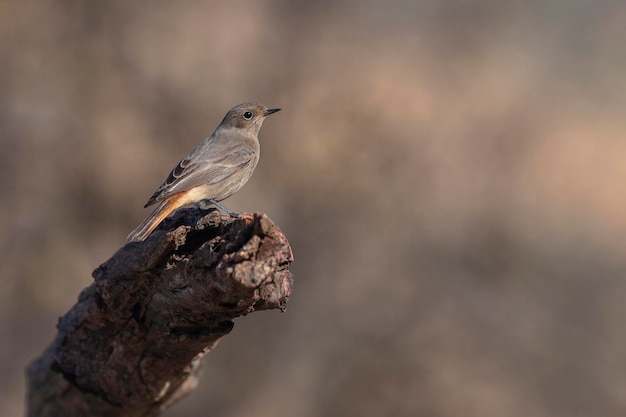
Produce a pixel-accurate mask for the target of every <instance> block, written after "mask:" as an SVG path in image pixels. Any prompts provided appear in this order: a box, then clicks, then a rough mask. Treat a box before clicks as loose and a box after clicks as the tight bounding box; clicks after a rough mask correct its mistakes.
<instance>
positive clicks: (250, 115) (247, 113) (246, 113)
mask: <svg viewBox="0 0 626 417" xmlns="http://www.w3.org/2000/svg"><path fill="white" fill-rule="evenodd" d="M243 118H244V119H246V120H250V119H252V112H251V111H247V112H245V113H244V114H243Z"/></svg>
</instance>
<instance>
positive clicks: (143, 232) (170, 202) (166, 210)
mask: <svg viewBox="0 0 626 417" xmlns="http://www.w3.org/2000/svg"><path fill="white" fill-rule="evenodd" d="M178 200H179V198H175V197H174V198H169V199H167V200H164V201H162V202H160V203H159V205H158V206H157V207H156V208H155V209H154V211H153V212H152V213H151V214H150V215H149V216H148V217H146V219H145V220H144V221H143V222H141V224H140V225H139V226H137V228H136V229H135V230H133V231H132V232H130V234H129V235H128V238H127V239H128V241H129V242H140V241H142V240H145V239H146V238H147V237H148V236H149V235H150V233H152V231H153V230H154V229H155V228H156V227H157V226H158V225H159V224H160V223H161V222H162V221H163V219H165V218H166V217H167V216H168V215H169V214H170V213H171V212H172V211H173V210H174V209H176V208H178V205H177V204H176V203H177V202H178Z"/></svg>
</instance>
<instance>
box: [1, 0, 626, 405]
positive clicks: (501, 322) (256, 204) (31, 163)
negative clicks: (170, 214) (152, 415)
mask: <svg viewBox="0 0 626 417" xmlns="http://www.w3.org/2000/svg"><path fill="white" fill-rule="evenodd" d="M625 40H626V5H625V3H624V2H618V1H595V2H591V1H576V0H574V1H569V2H565V1H562V2H557V1H547V2H523V1H510V2H502V1H498V0H493V1H469V0H467V1H457V0H447V1H445V0H444V1H440V0H439V1H435V0H429V1H419V2H418V1H400V0H396V1H386V2H383V1H356V0H354V1H332V2H331V1H315V2H313V1H287V0H283V1H270V0H266V1H249V2H242V1H229V2H195V1H181V2H167V1H155V2H149V3H148V2H142V3H141V4H140V3H139V2H125V1H112V2H52V1H37V2H34V1H33V2H17V1H14V2H7V1H3V2H0V60H1V61H0V62H1V63H2V64H1V65H0V135H1V136H0V174H1V178H2V180H1V181H0V192H1V197H2V198H1V200H0V274H1V281H0V282H1V283H2V291H0V338H1V340H2V343H1V344H0V373H1V375H2V378H0V415H2V416H15V415H21V414H22V413H23V397H24V371H23V369H24V366H25V365H26V364H27V363H28V361H30V360H32V359H33V358H34V357H36V356H37V355H38V354H39V353H40V352H41V351H42V350H43V349H44V347H45V346H46V345H47V344H48V343H49V342H50V341H51V339H52V337H53V335H54V333H55V324H56V321H57V318H58V316H60V315H62V314H63V313H65V312H66V311H67V310H68V308H69V307H70V306H71V305H72V304H73V303H74V302H75V300H76V298H77V295H78V293H79V291H80V290H81V289H82V288H84V287H85V286H87V285H89V284H90V282H91V278H90V274H91V271H92V270H93V269H94V268H95V267H97V266H98V265H99V264H100V263H101V262H103V261H105V260H106V259H108V257H109V256H111V255H112V253H113V252H114V251H115V250H116V249H117V248H118V247H119V246H120V245H123V244H124V242H125V237H126V235H127V233H128V232H129V231H130V230H132V228H133V227H135V226H136V225H137V224H138V223H139V221H140V220H141V219H142V218H143V216H145V215H146V214H147V210H143V209H142V206H143V204H144V203H145V201H146V200H147V199H148V197H149V196H150V195H151V194H152V192H153V191H154V189H155V188H156V187H157V186H158V185H159V184H160V183H161V181H162V180H163V179H164V178H165V176H166V175H167V173H168V172H169V170H170V169H171V168H172V167H173V166H174V164H175V163H176V162H177V161H178V160H179V159H180V158H181V157H182V156H184V154H186V153H187V152H188V151H189V150H190V149H191V148H193V147H194V146H195V145H196V144H197V143H199V142H200V141H201V140H202V138H203V137H205V136H207V135H208V134H210V133H211V132H212V130H213V129H214V128H215V126H216V125H217V123H219V121H220V120H221V118H222V117H223V115H224V113H225V112H226V110H228V109H229V108H230V107H232V106H233V105H235V104H238V103H240V102H242V101H248V100H256V101H260V102H262V103H264V104H267V105H268V106H278V107H282V108H283V109H284V110H283V111H282V112H281V113H278V114H277V115H275V116H272V117H271V118H270V119H269V120H267V121H266V123H265V125H264V127H263V129H262V130H261V143H262V156H261V162H260V164H259V167H258V168H257V171H256V173H255V175H254V176H253V178H252V180H251V181H250V182H249V183H248V185H247V186H246V187H245V188H244V189H243V190H242V191H240V192H239V193H238V194H237V195H236V196H235V197H233V198H231V199H230V200H228V201H227V202H226V203H227V205H228V207H230V208H231V209H233V210H237V211H262V212H266V213H268V214H269V216H270V217H271V218H272V219H273V220H275V221H276V222H277V223H278V224H279V225H280V226H281V227H282V229H283V230H284V231H285V233H286V234H287V236H288V237H289V239H290V241H291V243H292V245H293V250H294V253H295V257H296V262H295V263H294V265H293V273H294V275H295V279H296V286H295V293H294V295H293V297H292V299H291V302H290V304H289V308H288V310H287V312H286V313H285V314H280V313H277V312H269V313H268V312H266V313H258V314H254V315H252V316H249V317H246V318H243V319H239V320H237V322H236V326H235V329H234V331H233V333H232V334H231V335H230V336H229V337H227V338H226V339H224V340H223V342H222V343H221V345H220V346H219V347H218V348H217V349H216V351H215V352H213V353H212V354H211V355H209V357H208V359H207V360H206V361H205V365H204V370H205V374H204V376H203V379H202V383H201V385H200V387H199V389H198V390H197V391H196V392H195V393H194V394H192V396H191V397H190V398H188V399H187V400H186V401H184V402H182V403H180V404H178V405H176V406H175V407H174V408H172V409H171V410H169V411H168V412H167V413H166V416H169V417H174V416H192V415H210V416H214V417H215V416H228V417H239V416H251V415H254V416H257V417H265V416H268V417H269V416H272V417H276V416H278V417H280V416H300V417H309V416H310V417H314V416H451V417H452V416H470V417H471V416H476V417H491V416H493V417H508V416H511V417H513V416H515V417H517V416H519V417H522V416H523V417H526V416H533V417H542V416H546V417H547V416H550V417H561V416H562V417H572V416H574V417H576V416H581V417H582V416H585V417H586V416H624V415H626V330H625V328H624V327H625V325H624V321H625V316H626V281H625V278H626V276H625V275H626V274H625V271H626V269H625V268H626V258H625V256H624V253H625V247H626V215H625V213H626V193H625V184H626V164H625V163H624V159H625V157H626V75H625V74H626V47H625V46H624V45H625Z"/></svg>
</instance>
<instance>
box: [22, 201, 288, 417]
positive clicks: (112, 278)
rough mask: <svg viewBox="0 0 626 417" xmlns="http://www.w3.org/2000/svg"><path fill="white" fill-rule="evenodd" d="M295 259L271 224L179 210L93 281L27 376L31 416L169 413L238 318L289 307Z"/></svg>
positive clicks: (111, 261)
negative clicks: (205, 358)
mask: <svg viewBox="0 0 626 417" xmlns="http://www.w3.org/2000/svg"><path fill="white" fill-rule="evenodd" d="M292 260H293V256H292V253H291V248H290V246H289V242H288V241H287V238H286V237H285V235H284V234H283V233H282V232H281V231H280V229H279V228H278V227H277V226H276V225H275V224H274V223H273V222H272V221H271V220H270V219H269V218H268V217H267V216H266V215H264V214H253V215H252V214H241V215H240V216H239V217H236V218H228V217H226V216H221V215H220V213H219V212H218V211H215V210H200V209H186V210H179V212H178V213H177V214H176V215H175V216H174V217H173V218H171V219H167V220H166V221H165V222H164V223H163V224H162V225H161V226H160V227H159V229H157V230H156V231H155V232H153V234H152V235H151V236H150V237H149V238H148V239H147V240H145V241H144V242H136V243H129V244H127V245H125V246H124V247H122V248H121V249H119V250H118V251H117V253H115V255H113V257H112V258H111V259H109V260H108V261H107V262H105V263H104V264H102V265H101V266H100V267H98V268H97V269H96V270H95V271H94V272H93V277H94V279H95V282H94V284H92V285H90V286H89V287H87V288H85V289H84V290H83V291H82V292H81V294H80V295H79V298H78V302H77V303H76V305H74V306H73V307H72V308H71V310H70V311H69V312H68V313H67V314H66V315H65V316H63V317H62V318H61V319H60V320H59V323H58V334H57V336H56V338H55V339H54V341H53V342H52V344H51V345H50V346H49V347H48V349H47V350H46V351H45V352H44V353H43V355H42V356H41V357H40V358H38V359H36V360H35V361H34V362H32V363H31V364H30V365H29V366H28V368H27V377H28V399H27V402H28V404H27V405H28V415H29V416H31V417H52V416H59V417H60V416H63V417H73V416H91V417H99V416H116V417H130V416H142V417H143V416H156V415H158V414H159V413H160V412H161V411H163V410H164V409H165V408H167V407H168V406H170V405H171V404H173V403H174V402H176V401H178V400H179V399H181V398H182V397H183V396H185V395H186V394H188V393H189V392H190V391H192V390H193V389H194V388H195V386H196V384H197V370H198V367H199V362H200V359H201V358H202V357H203V356H204V355H205V354H206V353H207V352H209V351H210V350H211V349H212V348H213V347H215V345H216V344H217V343H218V341H219V339H220V338H221V337H222V336H224V335H226V334H228V333H229V332H230V331H231V330H232V328H233V322H232V320H233V319H234V318H235V317H238V316H241V315H245V314H248V313H251V312H253V311H257V310H266V309H281V310H282V309H284V308H285V304H286V302H287V299H288V298H289V294H290V293H291V287H292V279H291V275H290V272H289V270H288V267H289V265H290V263H291V261H292Z"/></svg>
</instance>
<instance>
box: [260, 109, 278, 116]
mask: <svg viewBox="0 0 626 417" xmlns="http://www.w3.org/2000/svg"><path fill="white" fill-rule="evenodd" d="M280 110H281V109H267V110H265V113H263V116H265V117H267V116H269V115H270V114H273V113H276V112H277V111H280Z"/></svg>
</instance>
